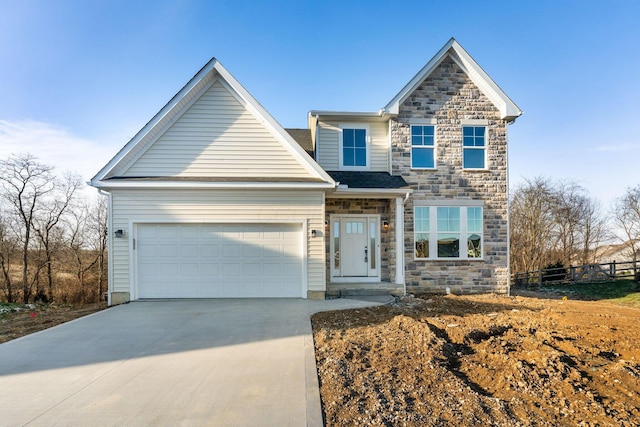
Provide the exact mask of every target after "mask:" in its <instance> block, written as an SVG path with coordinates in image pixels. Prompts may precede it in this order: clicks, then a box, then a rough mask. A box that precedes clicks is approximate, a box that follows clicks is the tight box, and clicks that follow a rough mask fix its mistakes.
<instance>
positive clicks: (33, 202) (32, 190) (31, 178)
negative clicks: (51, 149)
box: [0, 154, 55, 304]
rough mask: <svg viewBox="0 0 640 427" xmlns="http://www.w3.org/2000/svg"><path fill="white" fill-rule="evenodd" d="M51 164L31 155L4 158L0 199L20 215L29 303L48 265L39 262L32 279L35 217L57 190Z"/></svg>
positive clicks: (25, 293)
mask: <svg viewBox="0 0 640 427" xmlns="http://www.w3.org/2000/svg"><path fill="white" fill-rule="evenodd" d="M52 171H53V168H52V167H51V166H48V165H45V164H42V163H39V162H38V160H37V159H36V158H35V157H34V156H32V155H30V154H22V155H11V156H10V157H9V158H8V159H7V160H1V161H0V198H2V199H3V200H4V201H5V202H6V203H7V205H8V206H9V208H10V210H11V213H12V214H13V215H14V216H15V217H16V219H17V222H16V226H17V231H18V233H17V235H18V236H19V238H20V243H21V249H22V254H21V256H22V298H23V301H24V303H25V304H27V303H28V302H29V298H30V297H31V290H32V285H33V282H34V281H35V278H37V276H38V273H39V271H40V269H42V267H44V265H37V266H36V271H35V272H33V273H32V280H31V281H30V279H29V249H30V246H31V244H32V241H31V240H32V234H31V233H32V230H33V225H34V219H35V217H36V215H37V214H38V212H39V210H40V209H42V202H43V199H44V198H45V196H46V195H47V194H49V193H50V192H52V191H53V189H54V187H55V176H54V175H53V172H52Z"/></svg>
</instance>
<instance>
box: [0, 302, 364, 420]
mask: <svg viewBox="0 0 640 427" xmlns="http://www.w3.org/2000/svg"><path fill="white" fill-rule="evenodd" d="M371 305H376V303H375V302H367V301H357V300H345V299H340V300H328V301H307V300H296V299H249V300H176V301H149V302H144V301H143V302H134V303H131V304H126V305H121V306H117V307H112V308H110V309H108V310H105V311H102V312H99V313H96V314H93V315H90V316H87V317H84V318H81V319H77V320H75V321H72V322H69V323H66V324H63V325H60V326H57V327H54V328H51V329H48V330H45V331H42V332H38V333H36V334H33V335H29V336H26V337H23V338H20V339H17V340H14V341H10V342H8V343H4V344H0V396H1V397H0V424H1V425H3V426H5V425H10V426H14V425H15V426H19V425H20V426H21V425H29V426H76V425H77V426H80V425H91V426H92V427H93V426H134V425H135V426H140V425H171V426H201V425H207V426H218V425H219V426H307V425H308V426H321V425H322V413H321V408H320V395H319V391H318V380H317V375H316V369H315V358H314V354H313V338H312V336H311V323H310V321H309V315H310V314H311V313H314V312H318V311H326V310H336V309H346V308H357V307H365V306H371Z"/></svg>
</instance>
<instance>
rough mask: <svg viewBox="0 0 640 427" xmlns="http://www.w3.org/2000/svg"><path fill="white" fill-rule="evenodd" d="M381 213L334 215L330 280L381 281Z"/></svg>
mask: <svg viewBox="0 0 640 427" xmlns="http://www.w3.org/2000/svg"><path fill="white" fill-rule="evenodd" d="M379 236H380V216H379V215H334V216H332V217H331V243H330V254H331V255H330V256H331V261H330V264H331V280H332V281H334V282H359V281H360V282H371V281H379V280H380V239H379Z"/></svg>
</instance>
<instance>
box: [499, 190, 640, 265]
mask: <svg viewBox="0 0 640 427" xmlns="http://www.w3.org/2000/svg"><path fill="white" fill-rule="evenodd" d="M510 202H511V215H510V233H511V271H512V272H524V271H531V270H537V269H541V268H547V267H560V266H569V265H572V264H573V265H578V264H590V263H595V262H597V259H596V257H597V251H596V250H595V249H596V248H597V247H598V246H600V245H603V244H605V243H609V242H614V241H618V242H627V243H628V244H629V246H630V247H629V250H628V251H627V252H628V254H626V256H628V258H627V259H624V260H622V259H621V260H620V261H628V260H629V261H634V262H636V261H637V257H638V251H639V250H640V185H638V186H637V187H635V188H628V189H627V191H626V193H625V194H624V196H622V197H620V198H619V199H617V200H616V202H615V204H614V206H612V207H611V208H610V209H609V210H606V211H605V210H603V209H602V207H601V205H600V203H599V202H598V201H597V200H596V199H594V198H592V197H591V196H590V195H589V193H588V191H587V190H586V189H585V188H583V187H582V186H580V185H579V184H577V183H575V182H571V181H555V180H552V179H549V178H541V177H538V178H534V179H532V180H526V181H525V182H524V183H523V184H521V185H520V186H519V187H517V188H516V189H515V190H514V191H513V192H512V194H511V198H510Z"/></svg>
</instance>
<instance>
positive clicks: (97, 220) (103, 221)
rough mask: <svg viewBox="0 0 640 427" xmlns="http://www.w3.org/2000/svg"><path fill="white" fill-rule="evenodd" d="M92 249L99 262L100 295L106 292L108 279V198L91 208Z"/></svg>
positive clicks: (89, 221) (89, 222)
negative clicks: (105, 285)
mask: <svg viewBox="0 0 640 427" xmlns="http://www.w3.org/2000/svg"><path fill="white" fill-rule="evenodd" d="M88 224H89V230H90V237H89V239H90V247H91V248H92V249H93V251H94V253H95V254H96V258H97V260H98V262H97V267H98V292H99V293H98V295H102V293H103V292H104V291H106V287H104V288H103V284H104V282H105V280H106V278H107V270H106V269H107V243H108V242H107V236H108V229H107V198H106V197H100V198H99V199H97V200H96V202H95V203H94V204H92V205H91V207H90V208H89V218H88Z"/></svg>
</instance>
